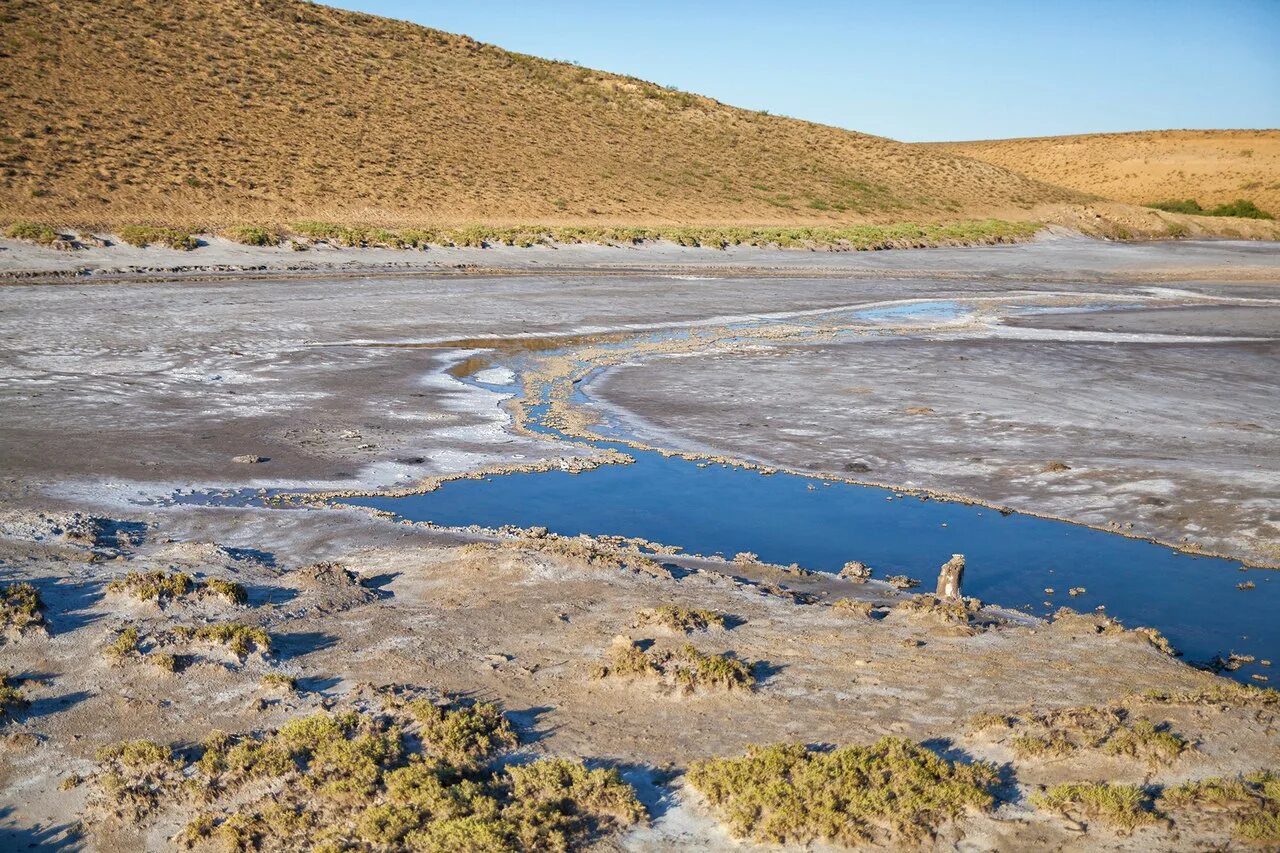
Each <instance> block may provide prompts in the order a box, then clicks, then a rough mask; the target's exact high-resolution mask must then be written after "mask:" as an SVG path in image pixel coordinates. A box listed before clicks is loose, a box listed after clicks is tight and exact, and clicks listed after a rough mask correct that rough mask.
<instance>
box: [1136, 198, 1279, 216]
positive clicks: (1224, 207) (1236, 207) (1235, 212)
mask: <svg viewBox="0 0 1280 853" xmlns="http://www.w3.org/2000/svg"><path fill="white" fill-rule="evenodd" d="M1147 207H1154V208H1155V209H1156V210H1163V211H1165V212H1166V213H1189V214H1192V215H1194V216H1238V217H1240V218H1242V219H1275V217H1274V216H1272V215H1271V214H1270V213H1268V212H1267V211H1265V210H1260V209H1259V208H1258V206H1257V205H1256V204H1254V203H1253V202H1252V201H1249V200H1248V199H1246V198H1239V199H1236V200H1235V201H1233V202H1231V203H1230V204H1220V205H1218V206H1217V207H1208V208H1206V207H1201V206H1200V203H1199V202H1198V201H1196V200H1195V199H1193V198H1183V199H1176V198H1175V199H1170V200H1168V201H1153V202H1150V203H1148V204H1147Z"/></svg>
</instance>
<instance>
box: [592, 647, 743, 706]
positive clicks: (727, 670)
mask: <svg viewBox="0 0 1280 853" xmlns="http://www.w3.org/2000/svg"><path fill="white" fill-rule="evenodd" d="M594 674H595V677H596V678H657V679H660V680H662V681H664V682H666V683H667V684H668V685H670V686H672V687H675V688H677V689H680V690H683V691H689V692H692V691H695V690H699V689H702V688H713V689H720V690H750V689H752V688H753V687H755V683H756V678H755V674H754V673H753V672H752V667H751V666H750V665H748V664H747V663H746V662H744V661H742V660H739V659H738V658H736V657H733V656H731V655H728V654H704V653H703V652H700V651H698V649H697V648H695V647H694V646H693V644H692V643H685V644H684V645H682V646H680V647H679V648H677V649H674V650H668V649H651V650H649V651H647V652H646V651H645V650H644V649H642V648H641V647H640V645H639V644H638V643H636V642H634V641H633V640H630V639H628V638H626V637H618V638H616V639H615V640H614V643H613V645H612V646H611V647H610V648H609V652H608V653H607V655H606V657H605V663H603V664H601V665H600V666H597V667H596V669H595V673H594Z"/></svg>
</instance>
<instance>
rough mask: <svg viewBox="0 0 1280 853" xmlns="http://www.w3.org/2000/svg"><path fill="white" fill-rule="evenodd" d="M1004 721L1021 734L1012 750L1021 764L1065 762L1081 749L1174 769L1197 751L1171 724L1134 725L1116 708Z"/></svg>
mask: <svg viewBox="0 0 1280 853" xmlns="http://www.w3.org/2000/svg"><path fill="white" fill-rule="evenodd" d="M988 716H990V715H988ZM999 719H1000V720H1003V721H1004V727H1005V728H1007V729H1012V730H1014V731H1016V732H1018V734H1017V735H1016V736H1015V737H1014V738H1013V739H1012V740H1011V741H1010V746H1012V747H1013V752H1014V754H1015V755H1016V756H1017V757H1018V758H1020V759H1028V758H1062V757H1064V756H1067V755H1070V754H1071V753H1073V752H1075V751H1077V750H1079V749H1100V750H1102V751H1103V752H1104V753H1106V754H1107V755H1114V756H1118V757H1127V758H1134V759H1138V760H1140V761H1145V762H1147V763H1148V764H1151V765H1158V764H1170V763H1172V762H1173V761H1175V760H1176V759H1177V758H1178V757H1180V756H1181V755H1182V754H1183V753H1185V752H1187V751H1188V750H1191V749H1192V748H1193V747H1192V746H1191V744H1189V743H1188V742H1187V740H1186V739H1185V738H1184V737H1182V736H1181V735H1179V734H1178V733H1176V732H1174V731H1171V730H1170V729H1169V726H1168V725H1167V724H1160V725H1157V724H1156V723H1154V722H1152V721H1151V720H1148V719H1146V718H1139V719H1137V720H1133V721H1129V719H1128V713H1127V712H1126V711H1125V710H1124V709H1122V708H1116V707H1109V706H1102V707H1092V706H1085V707H1080V708H1062V709H1058V710H1055V711H1049V712H1046V713H1042V714H1027V715H1024V716H1012V715H1006V716H1003V717H1000V718H999ZM988 727H990V726H988Z"/></svg>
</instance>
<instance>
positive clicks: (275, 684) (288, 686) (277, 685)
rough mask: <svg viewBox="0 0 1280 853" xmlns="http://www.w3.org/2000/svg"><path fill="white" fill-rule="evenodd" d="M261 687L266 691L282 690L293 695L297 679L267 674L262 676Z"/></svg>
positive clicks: (278, 673) (296, 686)
mask: <svg viewBox="0 0 1280 853" xmlns="http://www.w3.org/2000/svg"><path fill="white" fill-rule="evenodd" d="M262 686H263V687H265V688H266V689H268V690H282V691H284V692H286V693H294V692H296V691H297V689H298V679H296V678H294V677H293V676H292V675H285V674H284V673H280V672H268V673H267V674H266V675H264V676H262Z"/></svg>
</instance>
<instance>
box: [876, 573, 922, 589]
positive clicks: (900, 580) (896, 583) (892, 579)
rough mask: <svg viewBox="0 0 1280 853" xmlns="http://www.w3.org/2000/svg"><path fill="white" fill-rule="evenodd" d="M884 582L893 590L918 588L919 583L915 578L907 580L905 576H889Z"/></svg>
mask: <svg viewBox="0 0 1280 853" xmlns="http://www.w3.org/2000/svg"><path fill="white" fill-rule="evenodd" d="M884 580H885V583H887V584H889V586H891V587H893V588H894V589H913V588H915V587H917V586H920V581H918V580H916V579H915V578H909V577H907V576H906V575H889V577H887V578H885V579H884Z"/></svg>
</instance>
